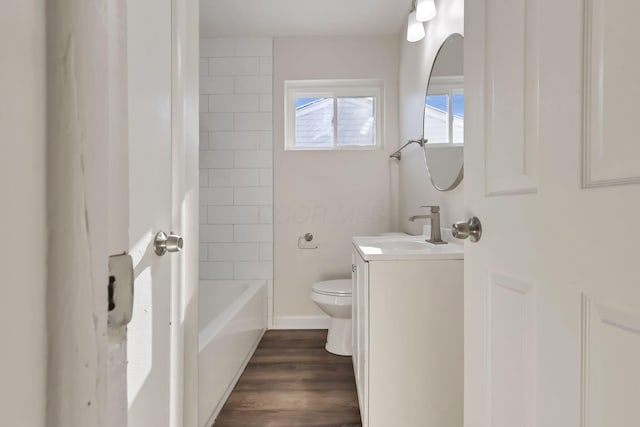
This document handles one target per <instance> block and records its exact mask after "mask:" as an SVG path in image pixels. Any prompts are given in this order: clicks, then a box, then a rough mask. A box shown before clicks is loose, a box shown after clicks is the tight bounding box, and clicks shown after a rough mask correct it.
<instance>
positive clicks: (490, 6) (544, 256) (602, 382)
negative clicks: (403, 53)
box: [461, 0, 640, 427]
mask: <svg viewBox="0 0 640 427" xmlns="http://www.w3.org/2000/svg"><path fill="white" fill-rule="evenodd" d="M639 15H640V6H639V5H638V3H637V2H607V1H606V0H584V1H567V2H557V1H552V0H512V1H509V2H499V1H497V0H478V1H467V2H466V3H465V46H464V49H465V60H464V63H465V110H466V114H465V119H466V120H465V136H466V140H467V141H468V143H467V144H465V153H464V157H465V162H464V164H465V184H464V185H465V210H466V215H467V217H466V218H464V220H466V219H468V218H469V217H471V216H477V217H479V218H480V220H481V221H482V226H483V234H482V237H481V239H480V240H479V241H478V242H477V243H472V242H470V241H468V240H467V241H466V242H465V414H464V415H465V416H464V419H465V426H467V427H489V426H491V427H514V426H518V427H534V426H549V427H551V426H562V427H587V426H588V427H611V426H615V427H632V426H638V425H640V405H638V402H640V387H639V386H638V384H640V363H638V362H639V361H640V286H639V281H638V275H637V264H638V241H640V228H638V227H637V226H631V227H629V226H628V224H629V223H630V222H635V219H636V218H638V217H640V197H639V196H640V162H638V159H640V144H638V135H639V134H640V125H639V124H638V123H639V121H638V119H637V117H636V116H637V114H636V113H635V112H636V111H637V108H636V106H637V100H638V99H640V80H639V79H638V75H640V55H639V54H638V49H637V41H638V40H640V26H638V25H637V23H636V22H635V21H636V19H637V17H638V16H639ZM461 219H462V218H461Z"/></svg>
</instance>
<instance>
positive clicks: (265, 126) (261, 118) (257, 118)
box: [234, 113, 273, 131]
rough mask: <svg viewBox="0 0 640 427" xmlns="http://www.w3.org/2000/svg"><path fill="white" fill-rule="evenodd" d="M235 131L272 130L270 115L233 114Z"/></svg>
mask: <svg viewBox="0 0 640 427" xmlns="http://www.w3.org/2000/svg"><path fill="white" fill-rule="evenodd" d="M234 116H235V122H234V129H235V130H268V131H270V130H271V128H272V125H273V124H272V118H271V113H234Z"/></svg>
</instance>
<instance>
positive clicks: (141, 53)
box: [127, 0, 182, 427]
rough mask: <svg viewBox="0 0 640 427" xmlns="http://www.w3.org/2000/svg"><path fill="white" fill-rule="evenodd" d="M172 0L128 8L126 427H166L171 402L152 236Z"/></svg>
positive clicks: (165, 279) (158, 261)
mask: <svg viewBox="0 0 640 427" xmlns="http://www.w3.org/2000/svg"><path fill="white" fill-rule="evenodd" d="M171 20H172V1H171V0H159V1H158V0H135V1H129V2H127V49H128V70H129V72H128V91H129V99H128V108H129V111H128V117H129V177H130V179H129V183H130V188H129V192H130V200H129V244H130V253H131V255H132V257H133V261H134V270H135V274H134V276H135V285H134V308H133V316H132V320H131V323H130V324H129V328H128V343H127V383H128V384H127V385H128V387H127V394H128V401H129V408H128V425H129V427H152V426H153V427H156V426H157V427H169V426H170V418H171V417H172V415H173V414H172V412H173V411H174V410H175V407H176V406H175V405H176V401H175V398H173V393H174V392H175V391H176V390H172V388H175V387H176V384H174V383H172V380H171V378H172V376H174V375H180V373H179V372H176V369H178V367H177V366H175V364H174V363H173V361H172V357H174V353H175V351H176V348H175V343H173V342H172V329H173V325H172V307H173V305H174V304H175V301H172V296H173V292H172V286H175V285H177V284H176V283H175V282H174V281H173V280H172V277H174V276H175V272H174V270H175V269H176V268H177V267H178V266H177V264H176V262H175V261H176V260H175V259H173V258H176V257H181V256H182V254H166V255H164V256H159V255H158V254H156V252H155V250H154V249H155V248H154V237H155V235H156V233H158V232H159V231H163V232H165V233H167V234H168V233H169V232H171V231H176V232H179V231H180V230H173V229H172V226H173V224H172V199H171V198H172V186H173V184H174V182H173V180H172V167H173V162H172V58H171V54H172V47H171V44H172V22H171Z"/></svg>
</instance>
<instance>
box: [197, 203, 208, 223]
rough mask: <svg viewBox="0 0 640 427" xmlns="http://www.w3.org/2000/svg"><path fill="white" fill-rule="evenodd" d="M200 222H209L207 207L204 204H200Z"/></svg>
mask: <svg viewBox="0 0 640 427" xmlns="http://www.w3.org/2000/svg"><path fill="white" fill-rule="evenodd" d="M198 222H199V224H201V225H202V224H206V223H207V207H206V206H204V205H202V206H200V212H199V221H198Z"/></svg>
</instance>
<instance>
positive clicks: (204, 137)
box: [200, 132, 209, 151]
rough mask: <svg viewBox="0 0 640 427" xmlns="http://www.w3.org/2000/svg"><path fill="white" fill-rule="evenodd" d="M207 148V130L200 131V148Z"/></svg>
mask: <svg viewBox="0 0 640 427" xmlns="http://www.w3.org/2000/svg"><path fill="white" fill-rule="evenodd" d="M208 149H209V132H200V150H201V151H202V150H208Z"/></svg>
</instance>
